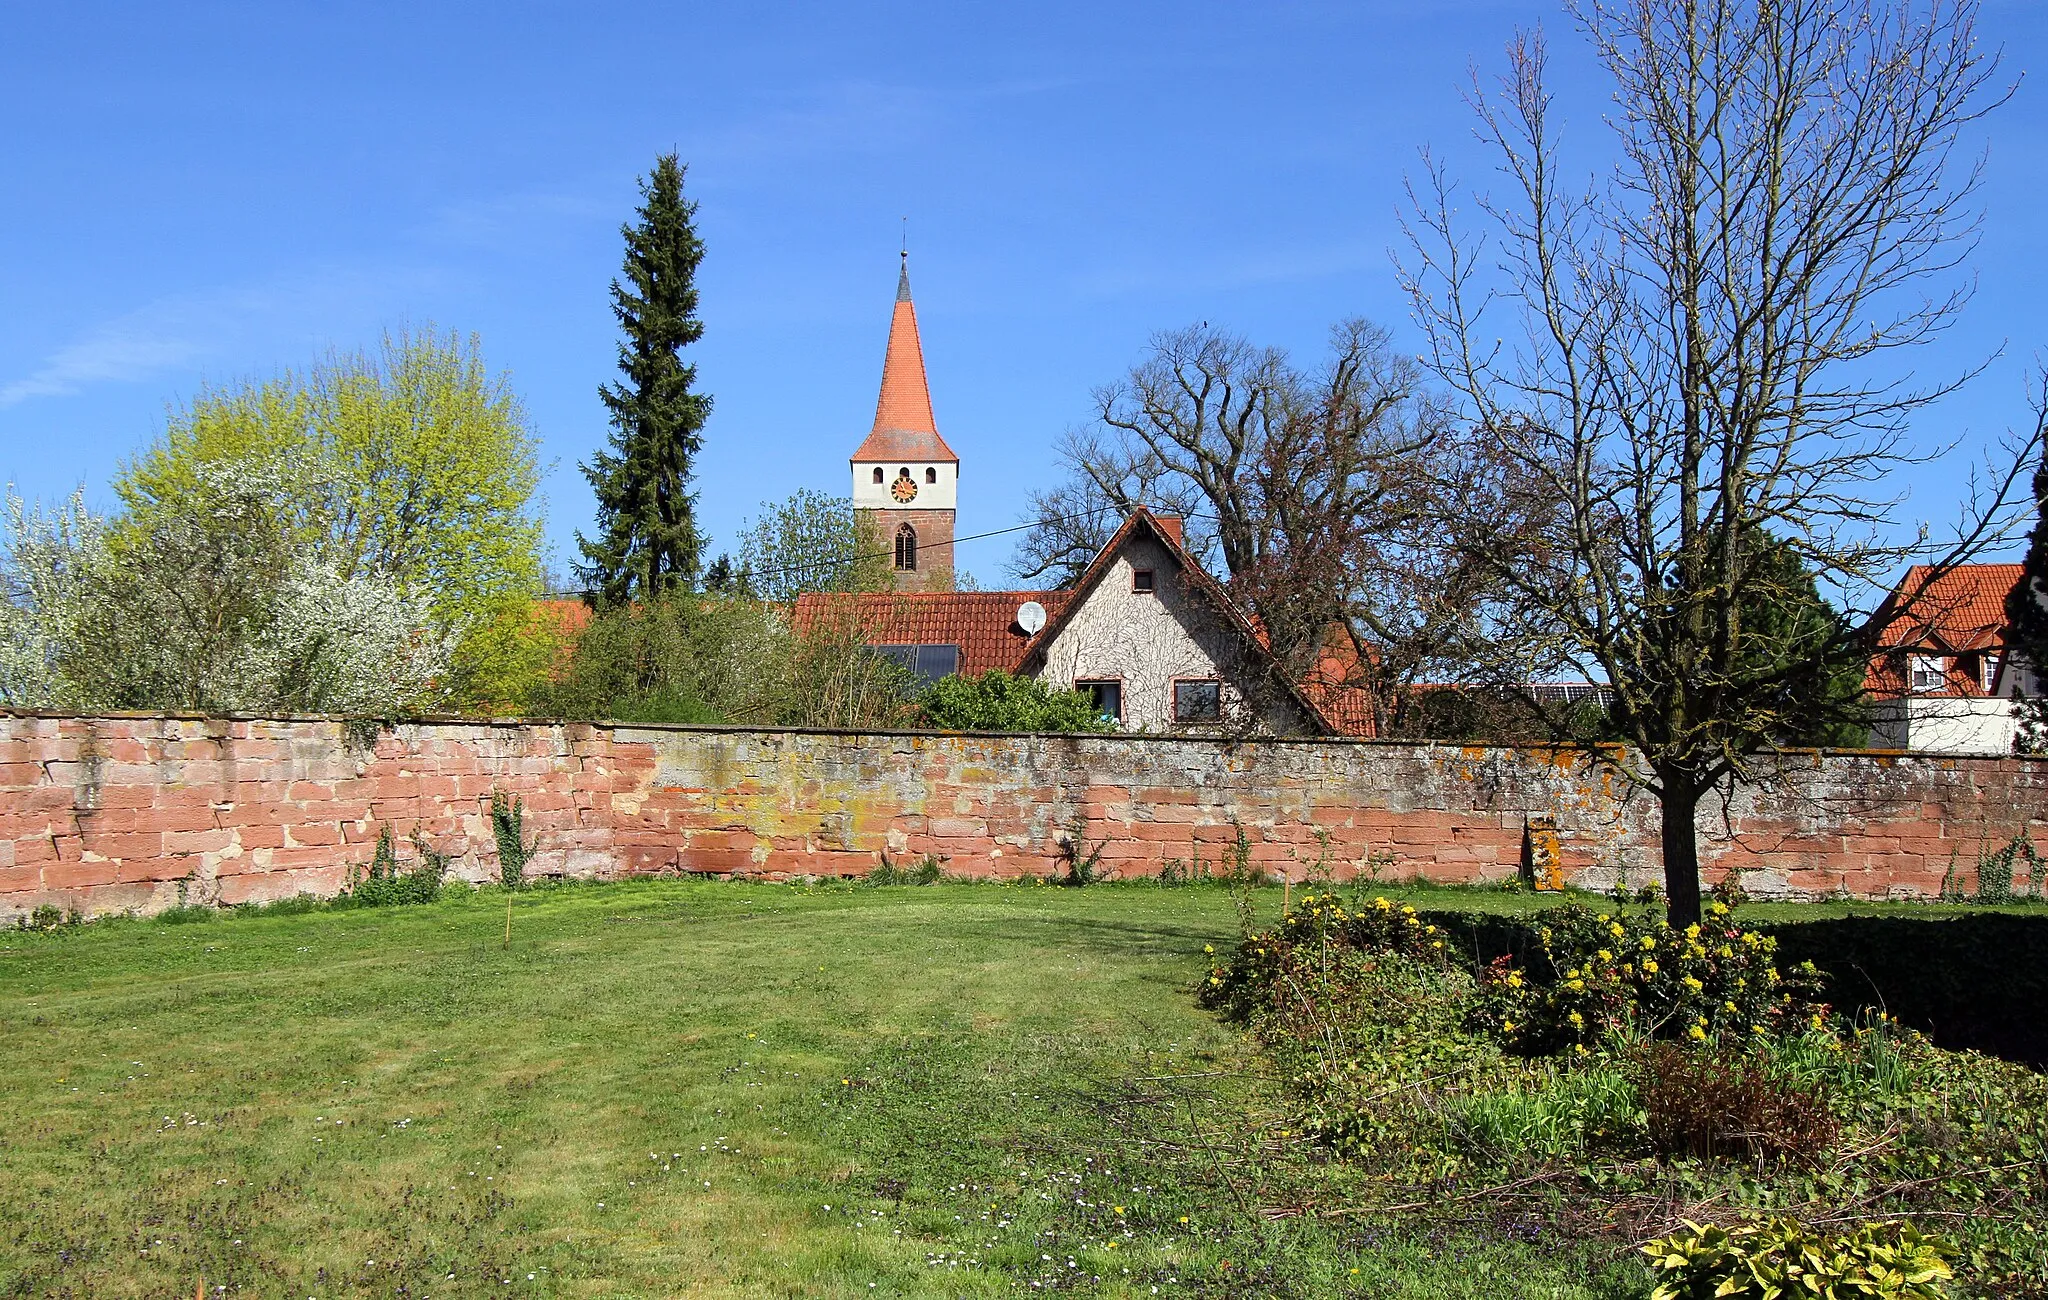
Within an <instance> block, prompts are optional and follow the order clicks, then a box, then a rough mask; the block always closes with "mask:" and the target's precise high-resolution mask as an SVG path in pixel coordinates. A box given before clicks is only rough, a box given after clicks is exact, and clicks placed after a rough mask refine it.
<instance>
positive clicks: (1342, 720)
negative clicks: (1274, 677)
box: [1261, 623, 1379, 740]
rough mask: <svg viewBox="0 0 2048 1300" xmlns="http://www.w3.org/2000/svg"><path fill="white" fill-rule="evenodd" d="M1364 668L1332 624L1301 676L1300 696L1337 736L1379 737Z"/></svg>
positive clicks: (1354, 646)
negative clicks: (1309, 701) (1305, 697)
mask: <svg viewBox="0 0 2048 1300" xmlns="http://www.w3.org/2000/svg"><path fill="white" fill-rule="evenodd" d="M1261 639H1262V640H1263V639H1264V638H1263V637H1262V638H1261ZM1367 667H1368V665H1367V664H1366V663H1365V661H1364V660H1363V659H1362V658H1360V656H1359V653H1358V645H1357V643H1356V642H1354V641H1353V640H1352V639H1351V633H1350V632H1349V631H1348V630H1347V629H1346V628H1345V627H1344V625H1343V624H1341V623H1333V624H1331V625H1330V628H1329V631H1328V632H1327V633H1325V635H1324V637H1323V644H1322V646H1321V647H1320V648H1318V649H1317V651H1316V658H1315V662H1314V663H1312V664H1310V665H1309V668H1308V671H1307V672H1305V673H1303V674H1302V677H1301V691H1302V694H1304V695H1306V696H1308V697H1309V699H1311V700H1313V701H1314V702H1315V706H1316V709H1317V711H1318V712H1320V713H1321V714H1322V715H1323V718H1324V720H1325V721H1327V722H1328V723H1329V724H1330V725H1331V726H1332V727H1333V728H1335V729H1336V731H1337V732H1338V734H1339V735H1345V736H1359V737H1363V738H1365V739H1368V740H1369V739H1371V738H1372V737H1374V736H1377V735H1378V734H1379V717H1378V714H1377V713H1376V712H1375V710H1374V709H1373V705H1372V695H1371V693H1370V692H1369V691H1367V690H1366V688H1365V686H1364V682H1365V681H1366V680H1367V676H1368V673H1367Z"/></svg>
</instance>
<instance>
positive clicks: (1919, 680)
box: [1907, 655, 1948, 691]
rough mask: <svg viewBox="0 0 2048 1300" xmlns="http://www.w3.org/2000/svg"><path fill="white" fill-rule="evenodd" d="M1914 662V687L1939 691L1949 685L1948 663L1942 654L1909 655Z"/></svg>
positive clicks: (1911, 661) (1912, 662) (1918, 689)
mask: <svg viewBox="0 0 2048 1300" xmlns="http://www.w3.org/2000/svg"><path fill="white" fill-rule="evenodd" d="M1907 660H1908V662H1909V663H1911V664H1912V689H1913V690H1916V691H1938V690H1940V689H1941V688H1942V687H1944V686H1946V685H1948V665H1947V663H1946V662H1945V661H1944V660H1943V659H1942V657H1941V656H1940V655H1909V656H1907Z"/></svg>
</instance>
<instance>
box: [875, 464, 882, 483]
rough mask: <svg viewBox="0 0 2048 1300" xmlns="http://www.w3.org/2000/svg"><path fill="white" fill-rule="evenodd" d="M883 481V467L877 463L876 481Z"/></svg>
mask: <svg viewBox="0 0 2048 1300" xmlns="http://www.w3.org/2000/svg"><path fill="white" fill-rule="evenodd" d="M881 481H882V467H881V466H880V465H877V466H875V482H877V483H879V482H881Z"/></svg>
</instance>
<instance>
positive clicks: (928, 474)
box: [924, 465, 939, 483]
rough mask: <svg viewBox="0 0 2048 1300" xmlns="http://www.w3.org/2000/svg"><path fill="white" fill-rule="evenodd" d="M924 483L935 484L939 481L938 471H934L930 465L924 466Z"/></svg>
mask: <svg viewBox="0 0 2048 1300" xmlns="http://www.w3.org/2000/svg"><path fill="white" fill-rule="evenodd" d="M924 481H925V482H927V483H936V482H938V481H939V471H938V470H936V469H934V468H932V467H931V466H930V465H927V466H925V467H924Z"/></svg>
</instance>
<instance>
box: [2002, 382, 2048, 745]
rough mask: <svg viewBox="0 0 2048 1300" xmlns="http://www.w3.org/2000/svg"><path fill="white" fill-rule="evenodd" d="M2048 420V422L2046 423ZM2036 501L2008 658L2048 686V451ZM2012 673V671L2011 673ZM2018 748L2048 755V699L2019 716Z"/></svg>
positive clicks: (2037, 478)
mask: <svg viewBox="0 0 2048 1300" xmlns="http://www.w3.org/2000/svg"><path fill="white" fill-rule="evenodd" d="M2044 418H2048V417H2044ZM2034 500H2035V502H2036V504H2037V507H2038V509H2039V511H2040V517H2039V519H2038V521H2037V522H2036V523H2035V524H2034V535H2033V538H2032V540H2031V541H2029V542H2028V544H2027V558H2026V560H2025V562H2024V563H2023V564H2022V565H2021V568H2020V580H2019V581H2018V582H2016V583H2014V584H2013V587H2012V590H2011V591H2009V592H2007V593H2006V594H2005V623H2006V634H2005V644H2006V653H2007V654H2008V655H2010V656H2011V657H2012V658H2014V659H2017V660H2021V661H2024V663H2025V664H2026V666H2027V667H2028V668H2030V669H2031V670H2033V673H2034V679H2035V681H2036V682H2037V683H2044V682H2048V605H2044V604H2043V603H2042V602H2043V601H2044V600H2048V451H2043V452H2042V455H2041V465H2040V468H2038V469H2036V470H2035V471H2034ZM2007 671H2008V672H2010V671H2011V668H2008V669H2007ZM2019 742H2020V747H2021V748H2022V749H2024V750H2027V751H2030V752H2035V753H2038V752H2040V751H2041V750H2043V749H2048V699H2030V700H2028V701H2026V703H2025V704H2024V705H2023V706H2022V712H2021V715H2020V736H2019Z"/></svg>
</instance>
